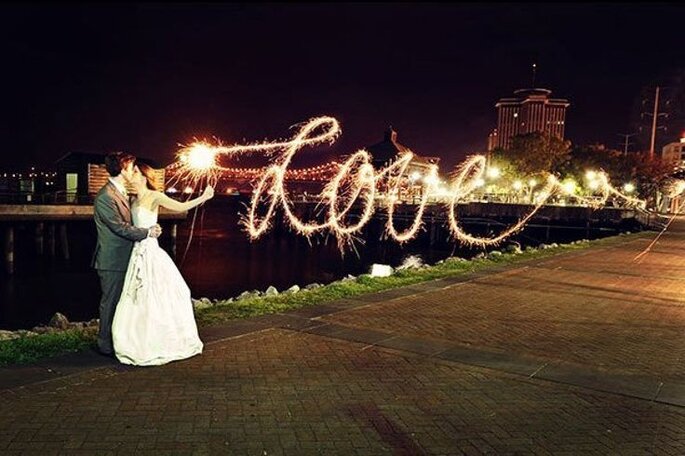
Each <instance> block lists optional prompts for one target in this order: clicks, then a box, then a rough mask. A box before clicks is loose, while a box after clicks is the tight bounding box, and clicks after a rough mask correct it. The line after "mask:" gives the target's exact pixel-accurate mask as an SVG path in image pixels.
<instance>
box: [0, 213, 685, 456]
mask: <svg viewBox="0 0 685 456" xmlns="http://www.w3.org/2000/svg"><path fill="white" fill-rule="evenodd" d="M653 237H654V234H653V233H652V234H646V235H645V236H644V237H642V238H640V239H632V240H627V239H626V238H620V237H619V238H616V239H615V240H614V241H612V243H611V244H609V245H606V246H604V247H594V248H591V249H588V250H584V251H579V252H574V253H569V254H565V255H560V256H556V257H553V258H548V259H545V260H538V261H534V262H530V263H527V264H526V265H519V266H516V267H509V268H501V269H499V270H495V271H490V272H489V273H482V274H478V275H473V276H470V277H462V278H453V279H442V280H438V281H434V282H430V283H425V284H421V285H414V286H411V287H407V288H404V289H400V290H392V291H388V292H384V293H378V294H374V295H366V296H363V297H359V298H357V299H347V300H340V301H337V302H334V303H330V304H326V305H321V306H315V307H311V308H306V309H301V310H299V311H295V312H291V313H289V314H285V315H274V316H268V317H262V318H256V319H251V320H244V321H238V322H235V323H233V324H231V325H227V326H224V327H220V328H207V329H204V330H203V334H202V337H203V339H204V340H205V341H207V346H206V350H205V353H204V354H203V355H202V356H200V357H196V358H193V359H190V360H186V361H183V362H178V363H172V364H169V365H166V366H162V367H157V368H130V367H125V366H121V365H118V364H116V363H114V362H108V361H106V360H104V359H103V358H101V357H98V356H97V355H95V354H78V355H70V356H65V357H61V358H57V359H53V360H48V361H45V362H42V363H40V364H38V365H35V366H28V367H23V368H12V369H0V454H3V455H5V454H34V453H35V454H40V455H46V454H198V455H201V454H254V455H272V454H293V455H303V454H341V455H352V454H361V455H376V454H378V455H382V454H395V455H415V454H467V455H471V454H543V455H545V454H559V455H562V454H568V455H576V454H602V455H604V454H622V455H625V454H636V455H637V454H669V455H682V454H685V366H683V355H684V354H685V342H683V336H685V221H678V222H676V223H674V226H673V225H672V228H671V229H670V230H669V232H667V233H666V234H665V235H664V236H663V237H662V238H661V240H660V242H659V243H658V244H657V245H656V246H655V247H654V248H653V249H652V251H651V252H650V253H649V254H647V255H644V256H643V257H642V258H641V259H640V260H639V261H634V258H635V256H636V255H637V254H638V253H639V252H641V251H642V250H643V249H644V248H645V247H646V246H647V245H648V244H649V242H650V240H651V239H652V238H653Z"/></svg>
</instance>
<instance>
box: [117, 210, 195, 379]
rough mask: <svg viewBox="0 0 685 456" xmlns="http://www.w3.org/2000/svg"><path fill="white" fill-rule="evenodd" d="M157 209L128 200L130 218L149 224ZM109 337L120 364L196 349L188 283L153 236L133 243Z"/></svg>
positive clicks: (155, 361) (154, 361) (176, 356)
mask: <svg viewBox="0 0 685 456" xmlns="http://www.w3.org/2000/svg"><path fill="white" fill-rule="evenodd" d="M157 212H158V211H157V210H154V211H153V210H150V209H147V208H145V207H143V206H140V205H137V204H135V203H134V204H133V207H132V208H131V215H132V217H133V224H134V225H135V226H138V227H143V228H147V227H151V226H153V225H155V224H156V223H157ZM112 339H113V342H114V352H115V354H116V357H117V358H118V359H119V361H120V362H122V363H123V364H132V365H137V366H154V365H160V364H166V363H168V362H170V361H175V360H180V359H185V358H189V357H191V356H195V355H197V354H199V353H202V348H203V344H202V341H201V340H200V337H199V335H198V332H197V325H196V323H195V316H194V314H193V305H192V301H191V298H190V289H189V288H188V285H186V282H185V280H184V279H183V277H182V276H181V273H180V272H179V270H178V268H177V267H176V265H175V264H174V262H173V260H172V259H171V258H170V257H169V255H168V254H167V253H166V252H165V251H164V250H163V249H162V248H161V247H160V246H159V243H158V241H157V239H156V238H147V239H144V240H143V241H141V242H136V243H135V245H134V247H133V251H132V252H131V259H130V260H129V265H128V270H127V271H126V279H125V282H124V289H123V291H122V293H121V299H120V300H119V303H118V304H117V308H116V311H115V314H114V320H113V322H112Z"/></svg>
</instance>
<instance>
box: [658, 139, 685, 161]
mask: <svg viewBox="0 0 685 456" xmlns="http://www.w3.org/2000/svg"><path fill="white" fill-rule="evenodd" d="M661 158H662V160H664V161H666V162H670V163H673V167H674V168H685V137H683V138H680V141H678V142H672V143H670V144H666V145H665V146H664V147H663V149H661Z"/></svg>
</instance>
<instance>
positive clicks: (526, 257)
mask: <svg viewBox="0 0 685 456" xmlns="http://www.w3.org/2000/svg"><path fill="white" fill-rule="evenodd" d="M644 234H645V232H644V231H643V232H638V233H621V234H618V235H616V236H610V237H606V238H601V239H596V240H587V239H583V240H579V241H574V242H571V243H567V244H556V243H552V244H541V245H540V246H539V247H527V248H526V249H524V250H521V249H520V248H517V247H515V246H513V244H510V245H509V246H507V247H506V248H504V249H503V250H504V251H501V250H493V251H491V252H489V253H487V254H485V253H481V254H479V255H477V256H476V257H474V258H472V259H468V260H467V259H464V258H460V257H449V258H447V259H445V260H441V261H438V262H436V263H435V264H433V265H427V264H423V263H422V262H420V261H417V260H416V259H413V260H411V261H406V260H405V263H408V264H405V265H404V267H397V268H391V273H390V275H387V276H383V277H380V276H372V275H370V274H362V275H360V276H358V277H354V276H350V275H348V276H347V277H345V278H343V279H340V280H336V281H333V282H331V283H328V284H326V285H321V284H318V283H313V284H309V285H307V286H306V287H302V288H300V287H299V286H297V285H293V286H292V287H290V288H289V289H287V290H284V291H283V292H279V291H278V290H276V289H275V288H274V287H269V288H268V289H267V290H266V291H264V292H261V291H258V290H252V291H244V292H242V293H241V294H240V295H238V296H237V297H231V298H227V299H223V300H218V299H215V300H210V299H208V298H197V299H195V298H193V308H194V310H195V319H196V322H197V325H198V327H206V326H213V325H220V324H221V323H223V322H227V321H231V320H236V319H245V318H250V317H255V316H259V315H266V314H277V313H282V312H285V311H288V310H294V309H298V308H301V307H306V306H314V305H317V304H323V303H325V302H329V301H332V300H335V299H343V298H348V297H352V296H359V295H363V294H368V293H374V292H379V291H383V290H388V289H393V288H400V287H403V286H408V285H412V284H416V283H420V282H426V281H430V280H436V279H441V278H445V277H450V276H457V275H464V274H469V273H474V272H487V270H488V269H492V268H494V267H497V266H508V265H512V266H514V265H517V264H522V263H525V262H527V261H530V260H536V259H541V258H545V257H549V256H553V255H558V254H562V253H565V252H571V251H575V250H583V249H587V248H591V247H596V246H601V245H603V244H611V243H612V242H615V241H616V240H617V239H630V238H639V237H642V236H644ZM96 323H97V320H90V321H89V322H69V321H68V320H67V319H66V318H65V317H64V316H63V315H60V317H58V316H57V315H56V316H55V317H53V319H52V320H51V324H48V325H46V326H39V327H34V328H33V329H32V330H30V331H29V330H25V329H20V330H16V331H0V366H12V365H20V364H26V363H30V362H33V361H36V360H39V359H42V358H45V357H49V356H55V355H58V354H62V353H67V352H75V351H81V350H84V349H86V348H88V347H91V346H93V345H94V344H95V337H96V333H97V324H96ZM39 328H42V329H39ZM37 329H39V330H38V331H35V330H37Z"/></svg>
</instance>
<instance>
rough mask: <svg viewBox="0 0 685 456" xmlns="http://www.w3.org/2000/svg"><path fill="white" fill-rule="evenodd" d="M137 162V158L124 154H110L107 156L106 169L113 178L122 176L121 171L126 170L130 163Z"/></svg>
mask: <svg viewBox="0 0 685 456" xmlns="http://www.w3.org/2000/svg"><path fill="white" fill-rule="evenodd" d="M135 161H136V157H134V156H133V155H131V154H127V153H124V152H110V153H108V154H107V156H105V168H107V172H108V173H109V175H110V176H112V177H117V176H118V175H119V174H121V170H122V169H124V168H126V167H127V166H128V164H129V163H133V162H135Z"/></svg>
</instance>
